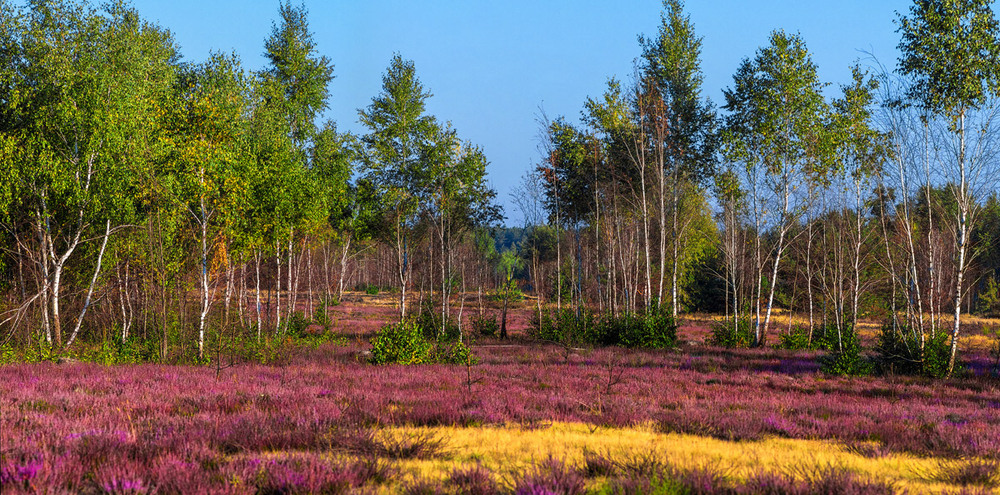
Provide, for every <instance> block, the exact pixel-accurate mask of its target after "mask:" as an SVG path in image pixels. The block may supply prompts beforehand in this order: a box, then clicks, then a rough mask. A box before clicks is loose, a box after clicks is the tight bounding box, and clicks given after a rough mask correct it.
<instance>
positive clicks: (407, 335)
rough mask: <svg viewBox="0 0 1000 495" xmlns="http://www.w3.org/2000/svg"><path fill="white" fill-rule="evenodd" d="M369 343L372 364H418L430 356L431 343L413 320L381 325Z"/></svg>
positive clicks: (427, 359)
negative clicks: (370, 345) (370, 344)
mask: <svg viewBox="0 0 1000 495" xmlns="http://www.w3.org/2000/svg"><path fill="white" fill-rule="evenodd" d="M371 343H372V357H371V362H372V363H373V364H394V363H395V364H420V363H425V362H428V361H429V360H430V357H431V344H430V343H429V342H427V339H425V338H424V334H423V332H422V331H421V329H420V327H419V326H418V325H417V323H416V322H415V321H413V320H404V321H402V322H400V323H397V324H393V325H386V326H384V327H382V328H381V329H380V330H379V331H378V333H376V334H375V337H374V338H373V339H372V342H371Z"/></svg>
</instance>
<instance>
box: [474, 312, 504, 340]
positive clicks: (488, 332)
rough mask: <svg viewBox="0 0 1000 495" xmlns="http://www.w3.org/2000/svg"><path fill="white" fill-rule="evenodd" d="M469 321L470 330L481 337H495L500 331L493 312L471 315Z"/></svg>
mask: <svg viewBox="0 0 1000 495" xmlns="http://www.w3.org/2000/svg"><path fill="white" fill-rule="evenodd" d="M471 323H472V331H473V332H475V333H476V334H478V335H481V336H483V337H495V336H496V334H497V333H498V332H499V331H500V323H498V322H497V316H496V315H495V314H488V315H482V316H479V315H477V316H473V317H472V320H471Z"/></svg>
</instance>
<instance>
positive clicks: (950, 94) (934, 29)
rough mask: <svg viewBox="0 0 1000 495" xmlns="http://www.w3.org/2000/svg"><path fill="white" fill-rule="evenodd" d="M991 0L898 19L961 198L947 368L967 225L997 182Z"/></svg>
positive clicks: (935, 4) (937, 6)
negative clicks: (980, 201)
mask: <svg viewBox="0 0 1000 495" xmlns="http://www.w3.org/2000/svg"><path fill="white" fill-rule="evenodd" d="M991 5H992V2H989V1H987V0H916V1H915V2H914V4H913V5H912V6H911V7H910V12H909V15H907V16H902V15H901V16H900V17H899V20H898V24H899V31H900V33H901V34H902V39H901V41H900V43H899V49H900V52H901V56H900V59H899V71H900V72H901V73H902V74H904V75H905V76H908V77H909V78H910V79H911V86H910V88H909V91H908V94H907V96H908V98H909V100H910V101H911V102H913V103H914V104H915V105H917V106H919V107H920V108H921V109H923V110H925V111H926V112H927V113H928V114H929V115H931V116H933V117H935V118H937V119H938V120H937V121H936V122H933V123H934V124H940V127H939V128H938V129H939V130H940V131H941V132H942V133H943V134H944V135H945V136H942V137H943V138H945V139H947V141H946V142H945V143H942V145H943V150H942V155H943V156H942V157H941V161H942V163H941V165H942V170H943V171H944V176H945V178H946V180H947V182H948V183H949V187H950V188H951V190H952V194H953V195H954V197H955V200H956V202H957V204H958V213H957V217H956V218H954V219H953V221H954V224H953V229H954V238H955V260H954V266H955V287H954V293H953V294H954V321H953V325H952V330H951V352H950V357H949V360H948V374H949V375H951V373H952V371H953V370H954V368H955V355H956V352H957V350H958V339H959V332H960V329H961V321H962V299H963V296H964V293H963V290H964V287H963V282H964V276H965V272H966V269H967V268H968V261H969V260H968V252H969V247H968V244H969V231H970V230H971V228H972V226H973V225H975V220H976V215H977V213H978V210H979V204H978V202H977V201H979V200H980V199H981V198H984V197H985V193H986V190H987V187H988V185H989V184H992V183H995V179H994V178H993V176H994V175H995V171H996V165H995V151H996V150H995V146H996V144H995V142H994V141H995V139H996V136H995V133H996V131H995V128H994V123H995V122H994V121H995V119H996V118H997V110H998V107H997V105H996V97H997V87H998V84H1000V62H998V60H1000V39H998V37H1000V25H998V23H997V19H996V16H995V15H994V13H993V10H992V7H991Z"/></svg>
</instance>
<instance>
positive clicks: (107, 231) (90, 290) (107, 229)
mask: <svg viewBox="0 0 1000 495" xmlns="http://www.w3.org/2000/svg"><path fill="white" fill-rule="evenodd" d="M109 237H111V220H107V221H105V223H104V237H103V238H102V239H101V248H100V250H99V251H98V252H97V266H96V267H95V268H94V275H93V276H92V277H91V278H90V285H88V286H87V296H86V297H84V299H83V309H81V310H80V315H79V316H77V318H76V325H74V326H73V332H72V333H71V334H70V336H69V340H67V341H66V347H69V346H70V345H71V344H72V343H73V341H74V340H76V336H77V334H78V333H79V332H80V326H81V325H82V324H83V317H84V316H86V315H87V310H88V309H90V303H91V298H92V297H93V295H94V287H96V286H97V277H98V275H100V273H101V262H102V261H103V260H104V251H105V249H106V248H107V247H108V238H109Z"/></svg>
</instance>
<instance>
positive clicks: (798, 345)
mask: <svg viewBox="0 0 1000 495" xmlns="http://www.w3.org/2000/svg"><path fill="white" fill-rule="evenodd" d="M817 347H818V343H817V342H816V341H815V340H814V341H811V342H810V339H809V329H808V328H803V327H799V326H796V327H793V328H792V329H791V330H790V331H788V332H785V333H779V334H778V348H779V349H789V350H804V349H810V350H811V349H816V348H817Z"/></svg>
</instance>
